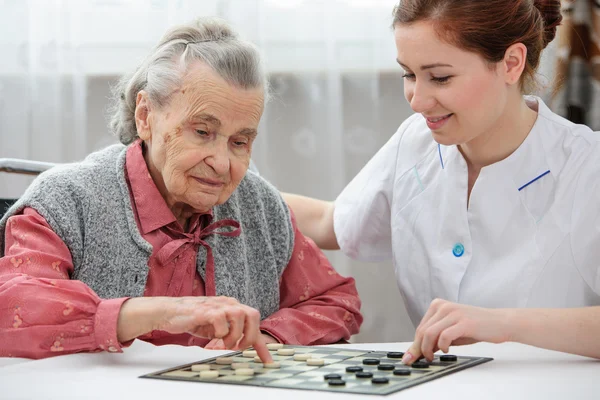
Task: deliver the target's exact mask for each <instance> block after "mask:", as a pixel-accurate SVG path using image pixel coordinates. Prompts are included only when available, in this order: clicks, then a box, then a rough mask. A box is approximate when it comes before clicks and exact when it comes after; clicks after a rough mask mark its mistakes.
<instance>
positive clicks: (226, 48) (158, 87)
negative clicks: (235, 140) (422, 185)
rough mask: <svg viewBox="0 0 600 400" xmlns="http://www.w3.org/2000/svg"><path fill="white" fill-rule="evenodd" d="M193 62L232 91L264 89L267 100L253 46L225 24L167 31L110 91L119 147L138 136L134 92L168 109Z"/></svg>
mask: <svg viewBox="0 0 600 400" xmlns="http://www.w3.org/2000/svg"><path fill="white" fill-rule="evenodd" d="M194 61H201V62H203V63H205V64H206V65H208V66H209V67H210V68H212V69H213V70H214V71H215V72H216V73H217V74H218V75H219V76H221V77H222V78H223V79H224V80H225V81H227V82H228V83H229V84H231V85H233V86H235V87H239V88H242V89H255V88H263V89H264V92H265V102H267V101H268V97H269V88H268V82H267V78H266V74H265V71H264V67H263V64H262V60H261V57H260V54H259V51H258V49H257V48H256V46H254V45H253V44H252V43H250V42H248V41H245V40H242V39H240V38H239V36H238V35H237V33H235V32H234V31H233V30H232V29H231V27H230V26H229V25H228V24H227V23H226V22H225V21H223V20H220V19H217V18H199V19H197V20H196V21H194V22H192V23H190V24H186V25H180V26H176V27H174V28H172V29H171V30H169V31H168V32H167V33H166V34H165V35H164V36H163V38H162V39H161V40H160V42H159V43H158V45H157V46H156V47H155V48H154V49H153V51H152V53H151V54H150V55H149V56H148V57H147V58H146V59H145V60H144V61H143V62H142V64H141V65H140V66H139V67H138V68H137V69H136V70H135V71H134V72H133V73H132V74H129V75H125V76H123V77H122V78H121V79H120V80H119V82H118V83H117V84H116V85H115V86H114V87H113V88H112V94H113V96H112V106H111V107H110V109H109V113H110V122H109V126H110V129H111V130H112V132H113V133H114V134H115V135H116V136H117V137H118V138H119V140H120V141H121V143H123V144H126V145H127V144H129V143H132V142H133V141H135V140H136V139H137V138H138V134H137V129H136V125H135V115H134V113H135V107H136V97H137V95H138V93H139V92H140V91H141V90H145V91H146V92H147V93H148V97H149V99H150V101H151V102H152V104H154V105H156V106H158V107H163V106H165V105H167V104H168V103H169V100H170V98H171V95H172V94H173V92H174V91H175V90H176V88H177V87H178V86H179V85H180V84H181V79H182V77H183V76H184V74H185V72H186V70H187V67H188V66H189V65H190V64H191V63H192V62H194Z"/></svg>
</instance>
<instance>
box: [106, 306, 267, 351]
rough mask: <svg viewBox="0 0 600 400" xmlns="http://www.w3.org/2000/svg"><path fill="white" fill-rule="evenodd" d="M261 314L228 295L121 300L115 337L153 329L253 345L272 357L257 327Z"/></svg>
mask: <svg viewBox="0 0 600 400" xmlns="http://www.w3.org/2000/svg"><path fill="white" fill-rule="evenodd" d="M259 324H260V313H259V312H258V311H257V310H255V309H254V308H251V307H248V306H246V305H244V304H240V303H239V302H238V301H237V300H236V299H233V298H230V297H137V298H132V299H129V300H127V301H126V302H125V303H123V306H122V307H121V311H120V313H119V318H118V321H117V336H118V339H119V341H120V342H125V341H128V340H131V339H134V338H136V337H138V336H141V335H143V334H145V333H148V332H150V331H153V330H161V331H166V332H169V333H172V334H178V333H189V334H192V335H195V336H199V337H204V338H209V339H214V338H218V339H222V340H223V344H224V346H225V347H226V348H227V349H238V348H240V349H243V348H246V347H250V346H253V347H254V349H256V351H257V353H258V356H259V357H260V358H261V360H263V362H271V361H272V357H271V355H270V353H269V350H268V349H267V347H266V344H265V341H264V338H263V337H262V334H261V332H260V329H259Z"/></svg>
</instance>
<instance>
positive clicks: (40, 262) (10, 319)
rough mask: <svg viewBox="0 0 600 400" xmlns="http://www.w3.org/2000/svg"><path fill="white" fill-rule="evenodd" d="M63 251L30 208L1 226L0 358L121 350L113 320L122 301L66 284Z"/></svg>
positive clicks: (68, 268) (67, 263) (69, 268)
mask: <svg viewBox="0 0 600 400" xmlns="http://www.w3.org/2000/svg"><path fill="white" fill-rule="evenodd" d="M72 272H73V261H72V258H71V254H70V252H69V249H68V248H67V246H66V245H65V243H64V242H63V241H62V240H61V239H60V237H59V236H58V235H57V234H56V233H55V232H54V231H53V230H52V229H51V228H50V226H49V225H48V223H47V222H46V220H45V219H44V218H43V217H42V216H41V215H40V214H39V213H38V212H37V211H35V210H34V209H32V208H25V209H24V210H23V212H22V214H19V215H14V216H12V217H11V218H9V220H8V221H7V224H6V229H5V251H4V257H2V258H0V337H2V340H1V341H0V357H26V358H44V357H49V356H53V355H59V354H68V353H76V352H85V351H88V352H92V351H102V350H106V351H110V352H120V351H122V348H121V345H120V344H119V342H118V341H117V318H118V315H119V311H120V309H121V305H122V304H123V302H124V301H125V300H127V298H120V299H110V300H103V299H100V298H99V297H98V296H97V295H96V294H95V293H94V291H93V290H92V289H90V288H89V287H88V286H87V285H85V284H84V283H83V282H81V281H77V280H71V279H70V276H71V274H72Z"/></svg>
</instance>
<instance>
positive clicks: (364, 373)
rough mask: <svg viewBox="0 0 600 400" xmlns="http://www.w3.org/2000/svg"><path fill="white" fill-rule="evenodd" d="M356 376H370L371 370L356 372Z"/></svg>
mask: <svg viewBox="0 0 600 400" xmlns="http://www.w3.org/2000/svg"><path fill="white" fill-rule="evenodd" d="M356 377H357V378H372V377H373V374H372V373H371V372H357V373H356Z"/></svg>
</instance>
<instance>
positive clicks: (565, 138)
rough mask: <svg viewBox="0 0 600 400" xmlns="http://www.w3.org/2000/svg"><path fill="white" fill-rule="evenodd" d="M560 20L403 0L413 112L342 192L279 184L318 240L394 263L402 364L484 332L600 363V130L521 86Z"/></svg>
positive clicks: (501, 2)
mask: <svg viewBox="0 0 600 400" xmlns="http://www.w3.org/2000/svg"><path fill="white" fill-rule="evenodd" d="M561 19H562V17H561V13H560V2H559V1H556V0H555V1H542V0H536V1H533V0H402V1H400V3H399V4H398V6H397V7H396V8H395V10H394V23H393V27H394V35H395V42H396V47H397V60H398V64H399V65H400V67H401V68H402V69H403V70H404V72H405V73H404V94H405V97H406V99H407V100H408V102H409V103H410V106H411V108H412V109H413V110H414V111H415V115H413V116H412V117H410V118H408V119H407V120H406V121H404V123H403V124H402V125H401V126H400V128H399V129H398V131H397V132H396V133H395V134H394V135H393V136H392V138H391V139H390V140H389V142H388V143H387V144H386V145H384V147H383V148H382V149H381V150H380V151H379V152H378V153H377V154H376V155H375V156H374V157H373V158H372V159H371V160H370V161H369V163H368V164H367V165H366V166H365V167H364V168H363V170H362V171H361V172H360V173H359V174H358V175H357V176H356V177H355V178H354V179H353V180H352V182H351V183H350V184H349V185H348V186H347V187H346V188H345V189H344V191H343V192H342V193H341V194H340V196H339V197H338V198H337V199H336V201H335V202H331V203H330V202H324V201H319V200H316V199H309V198H306V197H301V196H296V195H290V194H287V195H285V197H286V200H287V201H288V203H289V204H290V205H291V207H292V209H293V210H294V212H295V213H296V215H297V217H298V220H299V226H300V229H301V230H303V232H304V233H305V234H307V235H308V236H310V237H312V238H313V239H314V240H315V242H316V243H317V244H318V245H319V246H321V247H323V248H338V247H339V248H341V249H342V250H343V251H344V252H345V253H346V254H347V255H349V256H350V257H353V258H357V259H362V260H373V261H375V260H382V259H388V258H392V259H393V261H394V265H395V270H396V277H397V280H398V286H399V288H400V291H401V293H402V296H403V298H404V300H405V303H406V306H407V308H408V311H409V315H410V316H411V318H412V320H413V322H414V323H415V325H418V328H417V331H416V337H415V340H414V343H413V345H412V346H411V348H410V349H409V351H408V352H407V353H406V355H405V359H404V361H405V362H406V363H408V364H410V363H412V362H413V361H414V360H415V359H417V358H419V357H420V356H421V355H424V356H425V357H426V358H428V359H431V358H432V357H433V352H435V351H437V350H438V349H441V350H443V351H445V352H446V351H448V347H449V346H450V345H458V344H466V343H473V342H476V341H486V342H493V343H500V342H505V341H515V342H521V343H526V344H530V345H534V346H539V347H543V348H547V349H554V350H558V351H563V352H568V353H574V354H580V355H586V356H590V357H597V358H600V341H599V340H598V337H600V307H598V306H599V305H600V206H599V204H600V184H599V180H598V178H597V177H598V176H600V144H599V140H600V134H599V133H597V132H596V133H595V132H593V131H592V130H590V129H589V128H587V127H585V126H582V125H575V124H573V123H571V122H569V121H567V120H565V119H563V118H561V117H559V116H558V115H556V114H554V113H553V112H552V111H551V110H550V109H549V108H548V107H547V106H546V105H545V104H544V103H543V101H542V100H541V99H540V98H537V97H533V96H525V95H524V94H525V93H528V92H529V91H530V90H531V89H532V87H533V86H534V74H535V71H536V68H537V66H538V63H539V60H540V53H541V51H542V50H543V49H544V47H545V46H546V45H547V44H548V43H549V42H550V41H551V40H552V39H553V38H554V35H555V32H556V27H557V25H558V24H560V21H561Z"/></svg>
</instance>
